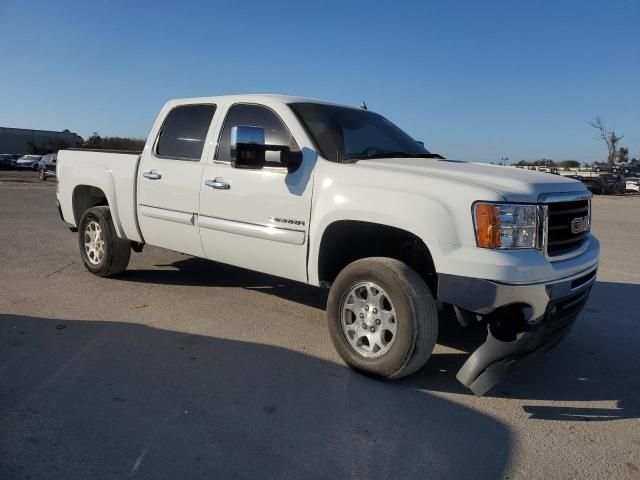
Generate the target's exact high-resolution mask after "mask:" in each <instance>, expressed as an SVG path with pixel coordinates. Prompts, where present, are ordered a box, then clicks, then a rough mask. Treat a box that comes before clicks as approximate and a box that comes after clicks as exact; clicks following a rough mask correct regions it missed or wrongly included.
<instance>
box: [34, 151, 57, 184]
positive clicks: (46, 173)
mask: <svg viewBox="0 0 640 480" xmlns="http://www.w3.org/2000/svg"><path fill="white" fill-rule="evenodd" d="M57 159H58V154H57V153H50V154H49V155H45V156H44V157H42V158H41V159H40V163H39V164H38V176H39V177H40V180H42V181H43V182H44V181H45V180H46V179H47V178H49V177H55V176H56V161H57Z"/></svg>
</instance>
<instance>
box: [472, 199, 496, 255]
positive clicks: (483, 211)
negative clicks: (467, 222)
mask: <svg viewBox="0 0 640 480" xmlns="http://www.w3.org/2000/svg"><path fill="white" fill-rule="evenodd" d="M475 217H476V236H477V239H478V246H479V247H483V248H498V247H499V246H500V228H499V226H500V209H499V208H498V206H497V205H491V204H487V203H477V204H476V206H475Z"/></svg>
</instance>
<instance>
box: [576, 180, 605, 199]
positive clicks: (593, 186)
mask: <svg viewBox="0 0 640 480" xmlns="http://www.w3.org/2000/svg"><path fill="white" fill-rule="evenodd" d="M571 178H575V179H576V180H580V181H581V182H582V183H584V186H585V187H587V188H588V189H589V191H590V192H591V193H593V194H594V195H604V194H605V193H606V190H607V186H606V185H605V183H604V182H603V181H602V179H601V178H600V177H578V176H572V177H571Z"/></svg>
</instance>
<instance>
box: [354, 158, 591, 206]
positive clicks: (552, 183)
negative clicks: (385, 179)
mask: <svg viewBox="0 0 640 480" xmlns="http://www.w3.org/2000/svg"><path fill="white" fill-rule="evenodd" d="M358 167H360V168H365V169H369V168H370V169H374V170H379V171H381V173H384V172H388V173H389V174H392V173H399V174H409V175H414V176H415V175H417V176H422V177H424V178H425V180H426V179H442V180H450V181H452V182H455V183H462V184H466V185H470V186H478V187H484V188H487V189H490V190H493V191H495V192H497V193H499V194H501V195H502V196H503V197H505V199H506V200H507V201H509V202H534V203H535V202H537V201H538V196H539V195H540V194H541V193H561V192H584V191H586V190H587V189H586V188H585V186H584V185H583V184H582V182H580V181H578V180H574V179H572V178H565V177H562V176H560V175H553V174H550V173H544V172H536V171H533V170H525V169H522V168H515V167H503V166H500V165H490V164H487V163H471V162H462V161H457V160H440V159H434V158H384V159H375V160H360V161H358Z"/></svg>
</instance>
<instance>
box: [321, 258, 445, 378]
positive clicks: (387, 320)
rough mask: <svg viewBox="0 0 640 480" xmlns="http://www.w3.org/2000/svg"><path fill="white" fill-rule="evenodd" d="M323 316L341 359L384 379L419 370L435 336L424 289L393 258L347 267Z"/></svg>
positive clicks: (421, 282) (435, 327) (433, 312)
mask: <svg viewBox="0 0 640 480" xmlns="http://www.w3.org/2000/svg"><path fill="white" fill-rule="evenodd" d="M327 316H328V322H329V332H330V334H331V339H332V341H333V344H334V346H335V348H336V350H337V351H338V353H339V354H340V356H341V357H342V359H343V360H344V361H345V362H346V363H347V364H348V365H350V366H351V367H353V368H355V369H357V370H360V371H363V372H365V373H369V374H372V375H375V376H379V377H383V378H388V379H396V378H401V377H404V376H406V375H409V374H411V373H413V372H415V371H417V370H419V369H420V368H422V366H423V365H424V364H425V363H426V362H427V360H428V359H429V357H430V356H431V353H432V351H433V348H434V347H435V344H436V339H437V336H438V312H437V309H436V305H435V301H434V299H433V296H432V295H431V292H430V291H429V289H428V288H427V285H426V284H425V282H424V280H422V278H421V277H420V276H419V275H418V274H417V273H416V272H415V270H413V269H412V268H410V267H409V266H408V265H406V264H405V263H403V262H400V261H398V260H395V259H392V258H385V257H371V258H364V259H361V260H356V261H355V262H353V263H351V264H349V265H348V266H347V267H345V268H344V270H342V272H340V274H339V275H338V277H337V278H336V280H335V282H334V283H333V285H332V286H331V290H330V292H329V298H328V302H327Z"/></svg>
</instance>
